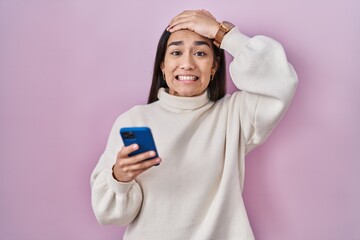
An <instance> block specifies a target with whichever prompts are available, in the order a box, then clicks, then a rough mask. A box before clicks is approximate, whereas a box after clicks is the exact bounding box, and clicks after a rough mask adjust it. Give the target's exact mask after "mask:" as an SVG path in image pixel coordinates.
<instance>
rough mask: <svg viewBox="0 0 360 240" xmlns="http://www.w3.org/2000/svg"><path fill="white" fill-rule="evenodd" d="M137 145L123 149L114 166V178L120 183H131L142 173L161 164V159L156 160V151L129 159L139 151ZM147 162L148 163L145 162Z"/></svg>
mask: <svg viewBox="0 0 360 240" xmlns="http://www.w3.org/2000/svg"><path fill="white" fill-rule="evenodd" d="M138 148H139V146H138V145H137V144H132V145H130V146H127V147H122V148H121V150H120V151H119V152H118V154H117V158H116V163H115V164H114V166H113V176H114V178H115V179H116V180H117V181H119V182H131V181H132V180H134V179H135V178H136V177H137V176H139V175H140V174H141V173H143V172H145V171H146V170H148V169H150V168H151V167H153V166H155V165H157V164H159V163H160V162H161V159H160V158H154V159H151V160H146V159H148V158H151V157H154V156H155V154H156V153H155V152H154V151H148V152H145V153H140V154H137V155H134V156H131V157H129V154H130V153H132V152H134V151H136V150H138ZM144 160H146V161H144Z"/></svg>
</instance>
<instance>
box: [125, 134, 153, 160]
mask: <svg viewBox="0 0 360 240" xmlns="http://www.w3.org/2000/svg"><path fill="white" fill-rule="evenodd" d="M120 135H121V138H122V140H123V142H124V145H125V146H129V145H131V144H135V143H136V144H138V145H139V149H138V150H136V151H135V152H132V153H130V154H129V156H134V155H137V154H139V153H143V152H147V151H154V152H155V153H156V155H155V157H151V158H148V159H146V160H149V159H153V158H156V157H158V152H157V149H156V146H155V141H154V138H153V136H152V133H151V130H150V128H148V127H127V128H121V129H120Z"/></svg>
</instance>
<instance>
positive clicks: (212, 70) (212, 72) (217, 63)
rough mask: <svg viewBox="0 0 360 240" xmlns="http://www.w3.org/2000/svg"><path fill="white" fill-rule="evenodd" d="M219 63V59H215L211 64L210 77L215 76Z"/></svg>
mask: <svg viewBox="0 0 360 240" xmlns="http://www.w3.org/2000/svg"><path fill="white" fill-rule="evenodd" d="M219 62H220V57H216V58H215V59H214V63H213V65H212V68H211V75H215V73H216V71H217V70H218V68H219Z"/></svg>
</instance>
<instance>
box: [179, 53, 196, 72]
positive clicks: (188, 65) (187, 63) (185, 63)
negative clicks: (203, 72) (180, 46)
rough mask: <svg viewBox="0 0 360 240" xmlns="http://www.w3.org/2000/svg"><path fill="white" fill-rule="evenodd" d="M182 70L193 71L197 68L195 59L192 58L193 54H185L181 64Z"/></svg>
mask: <svg viewBox="0 0 360 240" xmlns="http://www.w3.org/2000/svg"><path fill="white" fill-rule="evenodd" d="M180 68H181V69H184V70H191V69H194V68H195V64H194V59H193V58H192V55H191V54H184V55H183V57H182V59H181V63H180Z"/></svg>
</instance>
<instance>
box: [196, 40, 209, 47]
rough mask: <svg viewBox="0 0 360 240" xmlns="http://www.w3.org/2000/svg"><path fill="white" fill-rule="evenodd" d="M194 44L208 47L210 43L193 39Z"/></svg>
mask: <svg viewBox="0 0 360 240" xmlns="http://www.w3.org/2000/svg"><path fill="white" fill-rule="evenodd" d="M194 45H195V46H200V45H207V46H208V47H210V44H209V43H208V42H206V41H195V42H194Z"/></svg>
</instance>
